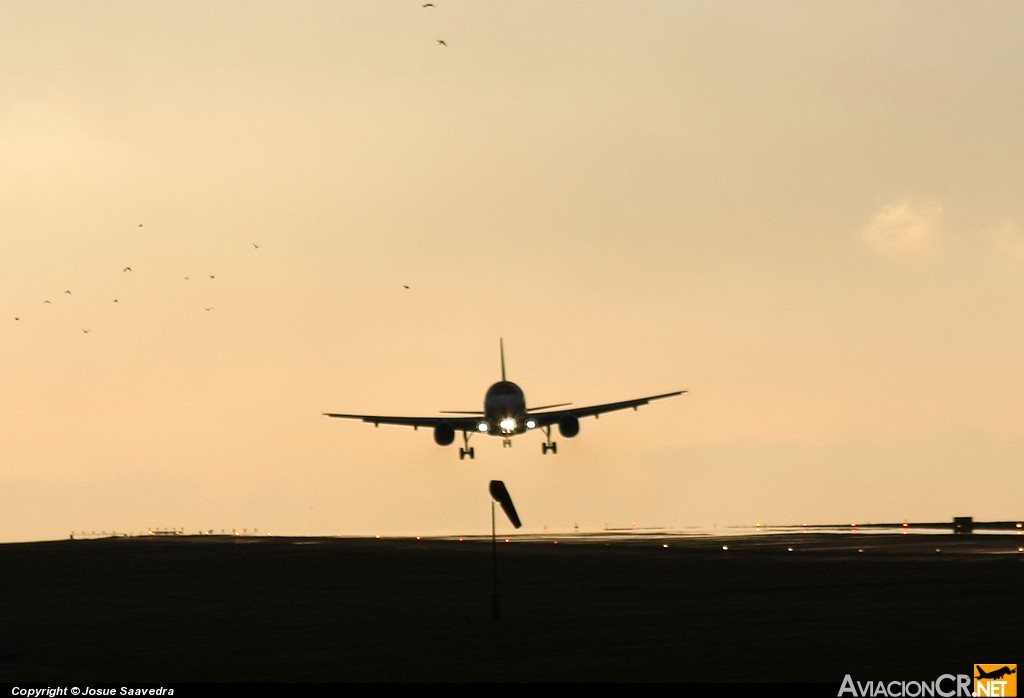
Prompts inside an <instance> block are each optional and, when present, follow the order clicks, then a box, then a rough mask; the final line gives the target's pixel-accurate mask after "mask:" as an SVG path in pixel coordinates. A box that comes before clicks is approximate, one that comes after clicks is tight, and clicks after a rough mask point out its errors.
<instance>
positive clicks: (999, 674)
mask: <svg viewBox="0 0 1024 698" xmlns="http://www.w3.org/2000/svg"><path fill="white" fill-rule="evenodd" d="M974 666H975V668H976V669H977V670H978V675H977V676H975V677H974V678H976V679H1001V678H1003V677H1004V676H1006V675H1008V674H1016V673H1017V670H1016V669H1011V668H1010V667H1008V666H1004V667H1000V668H999V669H995V670H993V671H985V670H984V669H982V668H981V665H980V664H975V665H974Z"/></svg>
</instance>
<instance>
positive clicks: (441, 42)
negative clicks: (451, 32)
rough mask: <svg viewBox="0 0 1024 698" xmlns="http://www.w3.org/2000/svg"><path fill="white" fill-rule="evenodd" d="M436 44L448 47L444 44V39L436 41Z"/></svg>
mask: <svg viewBox="0 0 1024 698" xmlns="http://www.w3.org/2000/svg"><path fill="white" fill-rule="evenodd" d="M437 43H439V44H441V45H442V46H447V45H448V44H446V43H445V41H444V39H438V40H437Z"/></svg>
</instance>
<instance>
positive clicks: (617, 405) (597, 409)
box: [530, 390, 686, 427]
mask: <svg viewBox="0 0 1024 698" xmlns="http://www.w3.org/2000/svg"><path fill="white" fill-rule="evenodd" d="M685 392H686V391H685V390H677V391H675V392H674V393H663V394H661V395H651V396H649V397H638V398H635V399H633V400H623V401H622V402H608V403H605V404H603V405H591V406H589V407H574V408H573V409H570V410H555V411H553V412H531V413H530V416H531V417H533V418H534V419H535V420H537V426H541V427H546V426H550V425H552V424H557V423H558V421H559V420H560V419H562V417H565V416H568V415H572V416H574V417H596V416H597V415H599V414H604V413H605V412H614V411H615V410H625V409H628V408H630V407H632V408H633V409H634V410H635V409H636V408H637V407H640V406H641V405H646V404H647V403H648V402H650V401H651V400H661V399H662V398H666V397H675V396H676V395H682V394H683V393H685Z"/></svg>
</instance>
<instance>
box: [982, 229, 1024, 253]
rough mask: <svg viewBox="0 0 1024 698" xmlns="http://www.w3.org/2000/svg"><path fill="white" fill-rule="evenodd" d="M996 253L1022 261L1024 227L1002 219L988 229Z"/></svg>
mask: <svg viewBox="0 0 1024 698" xmlns="http://www.w3.org/2000/svg"><path fill="white" fill-rule="evenodd" d="M990 235H991V238H992V245H993V246H994V247H995V250H996V253H997V254H999V255H1000V256H1002V257H1009V258H1011V259H1016V260H1019V261H1022V262H1024V229H1021V226H1020V225H1018V224H1017V223H1015V222H1013V221H1009V220H1007V221H1003V222H1002V223H1001V224H1000V225H998V226H996V227H995V228H994V229H993V230H992V231H990Z"/></svg>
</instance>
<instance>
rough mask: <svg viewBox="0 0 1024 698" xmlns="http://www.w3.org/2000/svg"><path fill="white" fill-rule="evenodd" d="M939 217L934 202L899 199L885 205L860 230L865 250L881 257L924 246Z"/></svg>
mask: <svg viewBox="0 0 1024 698" xmlns="http://www.w3.org/2000/svg"><path fill="white" fill-rule="evenodd" d="M941 220H942V204H940V203H939V202H937V201H917V202H915V201H910V200H906V199H905V200H903V201H900V202H898V203H895V204H891V205H889V206H885V207H883V208H882V210H881V211H879V212H878V213H876V214H875V217H874V218H873V219H872V220H871V222H870V223H868V225H867V226H866V227H865V228H864V230H863V231H861V234H860V239H861V242H863V243H864V244H865V245H866V246H867V247H868V249H870V250H872V251H874V252H876V253H878V254H881V255H885V256H894V255H904V254H914V253H917V252H921V251H923V250H925V249H927V248H928V247H929V246H930V245H931V243H932V241H933V240H934V238H935V235H936V232H937V230H938V227H939V223H940V222H941Z"/></svg>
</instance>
